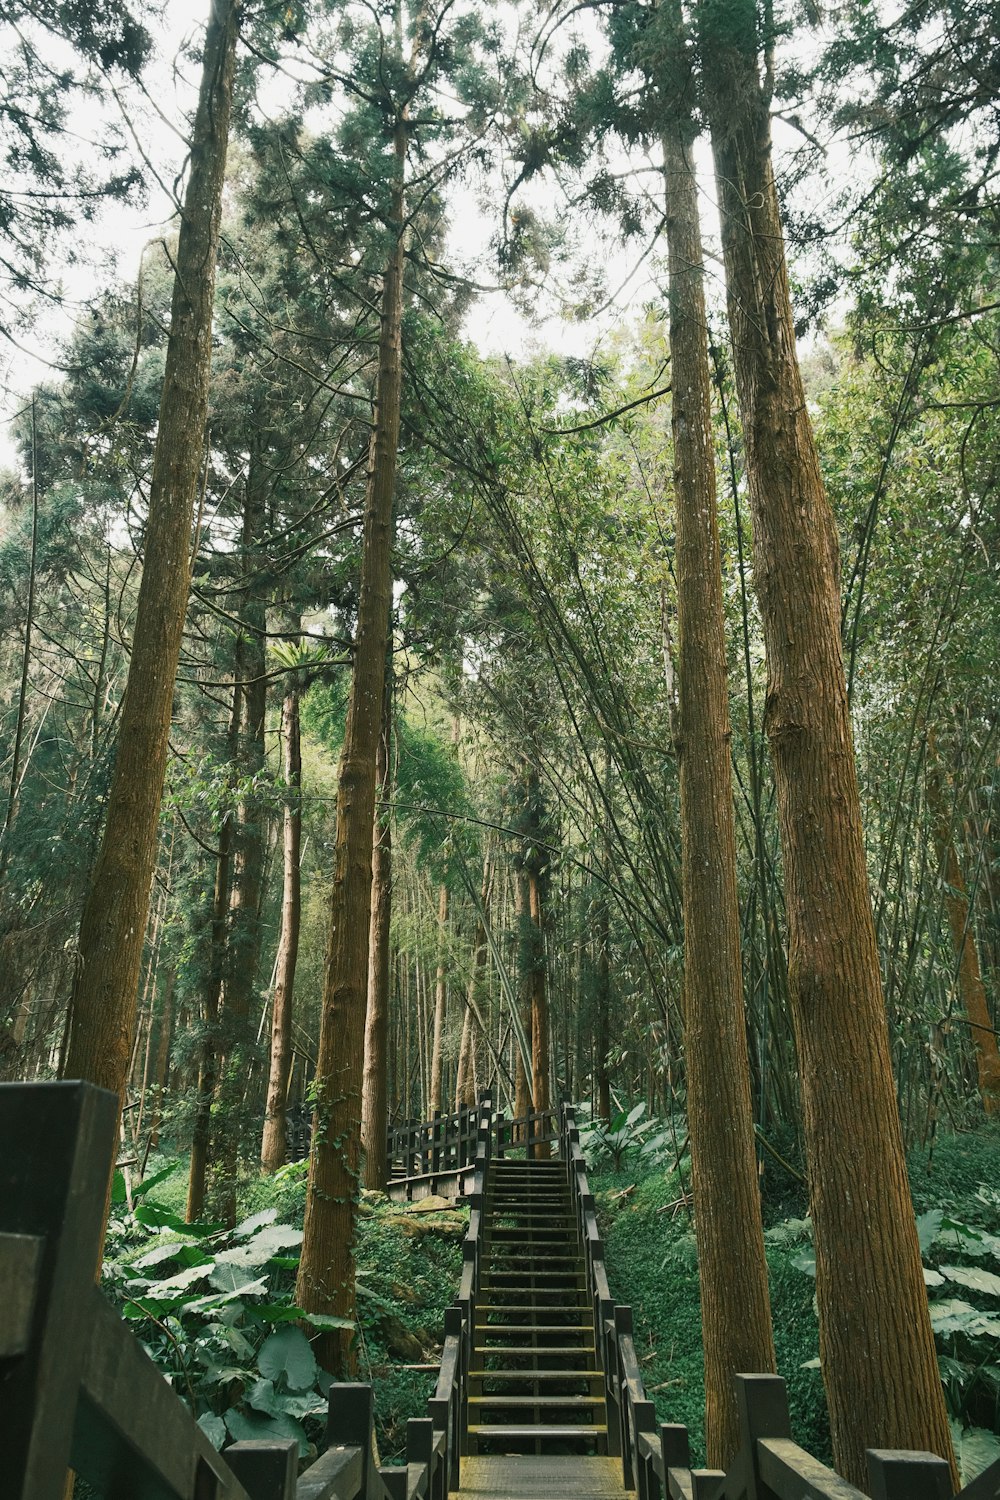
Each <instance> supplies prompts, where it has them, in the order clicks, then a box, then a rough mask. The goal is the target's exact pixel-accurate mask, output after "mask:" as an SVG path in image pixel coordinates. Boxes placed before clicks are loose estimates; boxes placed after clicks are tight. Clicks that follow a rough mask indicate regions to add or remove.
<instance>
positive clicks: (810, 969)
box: [699, 0, 957, 1486]
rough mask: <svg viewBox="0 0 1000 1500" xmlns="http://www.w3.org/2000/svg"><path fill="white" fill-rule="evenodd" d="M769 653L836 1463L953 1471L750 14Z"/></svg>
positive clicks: (757, 440)
mask: <svg viewBox="0 0 1000 1500" xmlns="http://www.w3.org/2000/svg"><path fill="white" fill-rule="evenodd" d="M699 18H700V23H701V26H702V39H703V44H704V45H703V58H702V60H703V65H704V82H705V90H706V103H707V107H708V113H709V120H710V124H711V129H712V145H713V150H714V154H715V167H716V178H717V184H718V195H719V204H720V214H721V221H722V239H723V253H724V258H725V267H726V282H727V293H728V301H729V319H730V326H731V330H732V337H733V355H734V367H735V375H736V386H737V392H738V395H739V401H740V408H741V417H742V424H743V435H744V444H745V449H746V459H747V474H748V481H749V492H750V503H751V511H752V516H753V523H754V578H755V583H756V588H757V594H758V599H759V603H760V612H761V621H762V625H763V631H764V641H765V648H766V653H767V670H768V683H767V700H766V708H765V730H766V732H767V735H768V739H769V742H770V747H771V756H772V761H773V765H774V774H775V782H776V787H777V796H778V812H779V828H780V832H781V843H782V852H783V859H784V870H785V897H786V909H787V913H788V939H789V975H788V985H789V998H790V1004H791V1010H792V1017H793V1023H794V1027H795V1035H796V1046H797V1050H798V1057H799V1069H800V1076H801V1087H802V1101H803V1124H804V1133H805V1140H806V1148H807V1152H808V1158H809V1170H810V1195H811V1210H812V1219H813V1232H814V1240H815V1245H816V1297H817V1304H818V1308H819V1320H820V1357H821V1360H822V1368H823V1377H824V1381H825V1384H826V1391H827V1398H828V1404H829V1409H830V1422H831V1430H832V1436H833V1451H834V1458H835V1460H836V1464H837V1467H838V1468H839V1469H840V1471H841V1472H842V1473H843V1474H844V1475H845V1476H846V1477H847V1478H848V1479H849V1480H850V1481H851V1482H852V1483H854V1484H856V1485H859V1486H863V1485H864V1484H865V1483H866V1479H867V1463H866V1459H865V1449H866V1448H867V1447H877V1448H919V1449H926V1450H930V1451H931V1452H934V1453H939V1454H941V1455H942V1456H944V1457H945V1458H947V1460H948V1461H949V1463H951V1465H952V1471H953V1478H954V1479H955V1483H956V1486H957V1470H955V1467H954V1455H953V1453H952V1446H951V1436H950V1433H949V1430H948V1422H947V1416H946V1413H945V1406H944V1398H943V1394H942V1389H941V1380H940V1376H939V1373H938V1367H937V1359H936V1356H935V1351H934V1340H933V1336H932V1333H931V1326H930V1318H929V1315H928V1310H927V1294H926V1291H925V1288H924V1280H923V1273H922V1269H921V1262H920V1248H919V1244H918V1242H917V1233H916V1225H915V1222H914V1216H913V1208H912V1204H911V1200H910V1194H909V1186H908V1183H907V1177H906V1163H905V1159H904V1154H903V1141H902V1132H901V1130H900V1124H899V1113H898V1109H897V1104H896V1093H895V1086H894V1081H893V1076H892V1068H891V1062H890V1055H889V1038H888V1027H887V1024H886V1017H885V1007H884V1003H883V998H882V986H881V976H880V973H879V965H878V950H877V947H876V941H875V930H874V923H873V920H872V911H871V902H870V898H869V891H868V877H867V870H866V866H865V851H864V840H863V835H862V827H861V808H860V799H859V795H858V785H857V771H856V765H855V759H854V749H853V742H852V734H851V723H850V717H849V712H848V704H847V690H846V682H845V676H844V664H843V655H842V650H841V638H840V592H839V549H838V538H837V532H836V527H835V525H834V521H833V515H832V513H831V510H830V506H829V503H828V501H827V498H826V494H825V491H824V488H823V481H822V477H821V474H820V468H819V459H818V455H817V452H816V445H815V441H814V438H813V433H812V429H811V426H810V423H809V417H808V414H807V411H806V403H805V396H804V394H803V390H802V381H801V377H800V374H799V368H798V360H797V356H796V349H795V330H794V325H793V321H792V311H791V302H790V297H789V290H788V275H787V269H786V266H785V258H784V242H783V237H782V228H781V221H780V216H779V212H778V201H777V193H776V190H775V184H774V178H773V173H772V167H771V153H770V121H769V100H768V99H767V98H765V96H764V93H763V90H762V88H761V85H760V79H759V76H758V63H757V36H756V21H755V10H754V7H753V6H752V4H751V3H750V0H740V4H739V7H738V8H737V9H736V10H735V11H734V9H733V6H732V0H704V3H703V5H702V7H701V9H700V11H699Z"/></svg>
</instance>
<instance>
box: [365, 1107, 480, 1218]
mask: <svg viewBox="0 0 1000 1500" xmlns="http://www.w3.org/2000/svg"><path fill="white" fill-rule="evenodd" d="M481 1111H482V1105H481V1103H480V1104H477V1105H472V1106H469V1107H468V1108H466V1109H460V1110H458V1112H457V1113H456V1114H453V1115H442V1114H440V1113H438V1114H436V1115H435V1116H434V1117H433V1119H431V1120H407V1121H406V1122H405V1124H403V1125H399V1126H397V1127H396V1128H395V1129H393V1130H390V1131H389V1140H388V1152H387V1155H388V1170H387V1177H388V1186H389V1192H390V1196H391V1197H399V1196H405V1197H406V1198H414V1197H416V1198H419V1197H422V1196H423V1195H425V1194H428V1193H440V1192H444V1193H446V1194H447V1195H448V1196H450V1197H459V1196H460V1195H461V1193H462V1189H463V1187H464V1184H465V1178H466V1176H467V1175H469V1173H470V1169H471V1164H472V1161H473V1158H474V1156H475V1153H476V1141H477V1138H478V1131H479V1120H480V1115H481Z"/></svg>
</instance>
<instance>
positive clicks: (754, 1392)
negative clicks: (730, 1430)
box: [736, 1375, 792, 1500]
mask: <svg viewBox="0 0 1000 1500" xmlns="http://www.w3.org/2000/svg"><path fill="white" fill-rule="evenodd" d="M736 1403H737V1406H738V1408H739V1416H740V1451H739V1455H738V1457H737V1460H736V1462H737V1464H738V1465H739V1480H740V1483H742V1484H743V1486H744V1488H745V1493H746V1500H772V1495H773V1492H772V1491H771V1489H770V1488H769V1487H768V1486H767V1485H765V1484H764V1482H763V1480H762V1479H761V1477H760V1461H759V1459H758V1455H757V1440H758V1438H789V1437H791V1431H792V1429H791V1424H790V1422H789V1417H788V1393H787V1391H786V1390H785V1382H784V1381H783V1380H782V1378H781V1376H780V1375H737V1376H736ZM736 1493H740V1491H739V1490H737V1491H736Z"/></svg>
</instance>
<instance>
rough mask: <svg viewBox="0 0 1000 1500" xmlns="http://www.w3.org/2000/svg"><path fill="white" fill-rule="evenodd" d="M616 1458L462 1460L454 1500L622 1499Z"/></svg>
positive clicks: (518, 1456) (527, 1456) (548, 1456)
mask: <svg viewBox="0 0 1000 1500" xmlns="http://www.w3.org/2000/svg"><path fill="white" fill-rule="evenodd" d="M634 1495H635V1491H634V1490H626V1488H625V1485H624V1483H623V1480H622V1461H621V1459H620V1458H585V1457H579V1456H577V1455H575V1454H545V1455H543V1456H542V1457H540V1458H538V1457H532V1456H531V1455H530V1454H514V1455H511V1456H509V1457H507V1456H503V1455H492V1454H490V1455H487V1456H485V1457H470V1458H463V1459H462V1477H461V1481H460V1488H459V1490H458V1493H457V1494H456V1496H455V1500H626V1496H634Z"/></svg>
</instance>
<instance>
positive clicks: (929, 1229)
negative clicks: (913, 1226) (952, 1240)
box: [917, 1208, 944, 1255]
mask: <svg viewBox="0 0 1000 1500" xmlns="http://www.w3.org/2000/svg"><path fill="white" fill-rule="evenodd" d="M943 1218H944V1214H943V1213H942V1212H941V1210H940V1209H939V1208H931V1209H928V1211H927V1213H925V1214H919V1215H918V1217H917V1237H918V1239H919V1240H920V1253H921V1255H926V1254H927V1252H928V1250H929V1249H930V1248H931V1246H932V1245H933V1243H934V1241H935V1239H936V1238H937V1235H938V1231H939V1230H940V1228H941V1221H942V1220H943Z"/></svg>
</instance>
